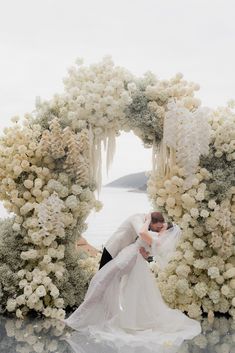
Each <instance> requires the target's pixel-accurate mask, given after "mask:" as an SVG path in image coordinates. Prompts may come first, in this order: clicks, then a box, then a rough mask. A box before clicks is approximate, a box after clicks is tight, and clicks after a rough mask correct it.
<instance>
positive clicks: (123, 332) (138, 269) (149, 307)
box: [62, 214, 201, 352]
mask: <svg viewBox="0 0 235 353" xmlns="http://www.w3.org/2000/svg"><path fill="white" fill-rule="evenodd" d="M150 222H151V214H150V215H147V217H146V222H145V223H144V225H143V227H142V229H141V231H140V233H139V237H138V238H137V240H136V241H135V242H134V243H132V244H130V245H128V246H126V247H125V248H124V249H122V250H121V251H120V252H119V253H118V255H117V256H116V257H114V258H113V259H112V260H111V261H109V262H108V263H107V264H106V265H105V266H103V267H102V268H101V269H100V270H99V271H98V272H97V273H96V274H95V276H94V277H93V278H92V280H91V282H90V285H89V288H88V291H87V293H86V296H85V298H84V301H83V303H82V304H81V305H80V306H79V307H78V308H77V309H76V310H75V311H74V312H73V313H72V314H71V315H70V316H69V317H68V318H67V319H64V320H62V321H63V322H64V323H65V324H67V325H68V326H70V327H72V328H73V329H75V330H76V331H79V332H82V333H87V334H89V336H90V337H92V338H94V339H95V340H96V341H107V342H112V346H115V347H119V348H120V347H122V346H124V345H125V344H128V347H129V348H130V347H136V346H138V345H144V346H145V347H149V348H151V347H152V348H153V347H155V348H156V345H157V346H158V347H159V345H164V344H166V343H169V342H170V344H171V345H172V346H179V345H181V343H182V342H183V341H184V340H186V339H192V338H193V337H195V336H197V335H198V334H200V333H201V325H200V323H199V321H197V320H194V319H191V318H189V317H188V316H187V315H185V314H184V313H182V312H181V311H180V310H179V309H172V308H170V307H168V306H167V304H166V303H165V302H164V300H163V298H162V296H161V293H160V290H159V288H158V286H157V283H156V279H155V277H154V275H153V273H152V272H151V270H150V269H149V265H148V263H147V261H146V260H145V259H144V258H143V256H142V255H141V254H140V251H139V249H140V248H141V247H144V248H145V250H146V251H148V252H150V253H151V254H152V255H153V256H154V257H155V258H156V260H157V261H158V262H159V265H160V266H161V268H164V266H166V265H167V263H168V262H169V259H170V255H172V253H173V252H174V250H175V247H176V244H177V242H178V241H179V238H180V235H181V230H180V228H179V227H178V226H177V225H176V224H174V226H173V227H172V228H171V229H169V230H166V227H165V228H164V231H163V232H159V233H157V232H153V231H149V224H150ZM71 342H72V341H71ZM73 344H74V342H73ZM79 351H80V350H79ZM158 352H159V350H158Z"/></svg>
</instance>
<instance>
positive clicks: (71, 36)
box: [0, 0, 235, 183]
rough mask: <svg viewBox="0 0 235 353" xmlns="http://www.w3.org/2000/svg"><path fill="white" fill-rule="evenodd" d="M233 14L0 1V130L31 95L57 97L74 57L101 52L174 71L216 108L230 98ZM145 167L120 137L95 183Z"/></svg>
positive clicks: (211, 0)
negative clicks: (107, 168)
mask: <svg viewBox="0 0 235 353" xmlns="http://www.w3.org/2000/svg"><path fill="white" fill-rule="evenodd" d="M234 16H235V1H234V0H223V1H222V0H116V1H113V0H98V1H95V0H84V1H81V0H7V1H3V0H1V1H0V53H1V55H0V129H2V128H3V127H4V126H7V125H9V124H10V117H11V116H13V115H16V114H20V115H23V113H25V112H30V111H31V110H33V108H34V102H35V97H36V96H41V97H42V99H49V98H50V97H52V95H53V94H54V93H56V92H58V93H59V92H61V91H62V90H63V83H62V78H63V77H65V76H66V73H67V68H68V67H69V66H70V65H72V64H73V63H74V61H75V59H76V58H77V57H83V58H84V61H85V63H87V64H90V63H93V62H98V61H100V60H101V59H102V57H103V56H104V55H107V54H109V55H111V56H112V57H113V60H114V62H115V63H116V64H117V65H122V66H125V67H126V68H127V69H129V70H131V71H132V72H133V73H135V74H137V75H142V74H143V73H144V72H145V71H147V70H151V71H153V72H154V73H156V75H157V76H158V77H159V78H162V79H165V78H166V79H167V78H170V77H171V76H172V75H174V74H175V73H176V72H182V73H183V74H184V77H185V79H187V80H189V81H194V82H197V83H199V84H200V86H201V90H200V91H199V92H198V93H197V96H198V97H199V98H200V99H201V100H202V103H203V105H206V106H210V107H216V106H218V105H223V104H225V103H226V102H227V100H229V99H231V98H235V70H234V65H235V49H234V44H235V21H234ZM127 152H128V155H127ZM127 156H128V160H127ZM104 162H105V160H104ZM150 168H151V150H150V149H144V147H143V144H142V142H141V141H140V140H139V139H138V138H137V137H135V136H134V135H133V133H123V134H122V135H121V136H120V137H119V138H118V139H117V152H116V156H115V159H114V163H113V166H112V169H111V170H110V173H109V178H107V176H106V172H105V165H104V167H103V183H106V182H108V181H111V180H114V179H115V178H117V177H120V176H122V175H125V174H128V173H132V172H138V171H143V170H149V169H150Z"/></svg>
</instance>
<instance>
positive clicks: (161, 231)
mask: <svg viewBox="0 0 235 353" xmlns="http://www.w3.org/2000/svg"><path fill="white" fill-rule="evenodd" d="M167 227H168V224H167V223H163V226H162V229H161V230H160V232H159V233H164V232H165V230H167Z"/></svg>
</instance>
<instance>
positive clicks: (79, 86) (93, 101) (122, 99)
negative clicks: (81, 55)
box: [38, 56, 135, 138]
mask: <svg viewBox="0 0 235 353" xmlns="http://www.w3.org/2000/svg"><path fill="white" fill-rule="evenodd" d="M133 79H134V76H133V75H132V74H131V73H130V72H129V71H128V70H126V69H124V68H122V67H119V66H115V65H114V62H113V60H112V58H111V57H110V56H106V57H104V58H103V60H102V61H101V62H100V63H97V64H92V65H90V66H85V65H83V61H82V60H80V59H78V60H77V62H76V66H72V67H70V68H69V70H68V75H67V77H66V78H64V80H63V81H64V86H65V92H64V94H61V95H55V96H54V99H53V100H51V101H50V102H44V103H41V104H40V105H39V107H38V114H39V115H43V114H44V112H45V110H47V109H48V108H54V107H59V114H58V115H59V116H58V117H59V119H60V120H61V121H62V123H63V124H64V125H65V126H70V127H71V128H72V129H73V130H74V131H80V130H81V129H82V128H86V127H87V125H88V123H89V125H91V126H92V130H93V133H94V135H95V136H97V137H98V138H102V137H104V135H106V132H107V130H110V129H111V130H113V131H115V132H116V133H117V134H119V129H120V127H121V124H122V121H123V120H124V119H125V114H124V107H125V106H126V105H127V104H128V103H130V102H131V92H132V90H133V89H134V88H135V85H134V83H133Z"/></svg>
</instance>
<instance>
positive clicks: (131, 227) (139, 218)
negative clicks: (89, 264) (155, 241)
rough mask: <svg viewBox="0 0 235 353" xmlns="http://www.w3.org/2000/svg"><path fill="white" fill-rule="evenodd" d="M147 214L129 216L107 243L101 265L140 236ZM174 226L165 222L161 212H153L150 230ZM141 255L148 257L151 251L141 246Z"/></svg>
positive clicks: (160, 229)
mask: <svg viewBox="0 0 235 353" xmlns="http://www.w3.org/2000/svg"><path fill="white" fill-rule="evenodd" d="M146 217H147V214H145V213H136V214H134V215H132V216H130V217H128V218H127V219H126V220H125V221H124V222H123V223H122V224H121V225H120V226H119V227H118V229H117V230H116V231H115V232H114V233H113V234H112V236H111V237H110V238H109V239H108V241H107V242H106V243H105V247H104V249H103V253H102V256H101V259H100V267H99V269H101V267H103V266H104V265H106V263H107V262H109V261H110V260H112V259H113V258H114V257H115V256H117V254H118V253H119V252H120V251H121V250H122V249H124V248H125V247H126V246H128V245H130V244H132V243H134V242H135V241H136V239H137V238H138V236H139V232H140V229H141V228H142V226H143V224H144V223H145V221H146ZM171 227H173V224H172V223H170V222H167V223H165V220H164V217H163V215H162V214H161V212H151V222H150V224H149V228H148V230H150V231H153V232H158V233H159V232H163V231H165V229H169V228H171ZM140 253H141V255H142V256H143V257H144V258H145V259H147V258H148V256H149V253H148V252H146V251H145V249H144V247H142V248H140Z"/></svg>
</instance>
